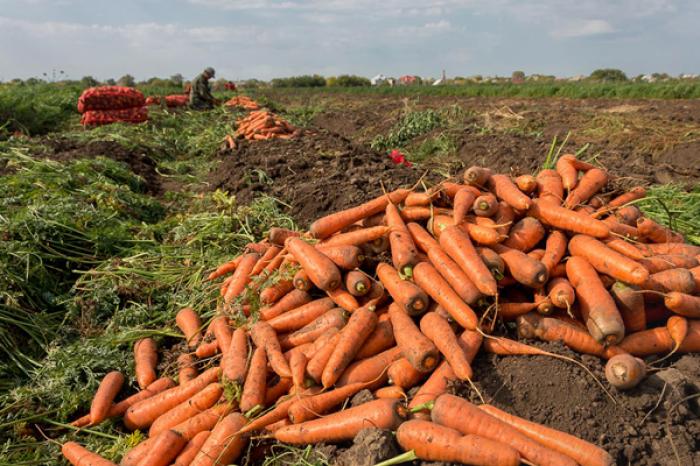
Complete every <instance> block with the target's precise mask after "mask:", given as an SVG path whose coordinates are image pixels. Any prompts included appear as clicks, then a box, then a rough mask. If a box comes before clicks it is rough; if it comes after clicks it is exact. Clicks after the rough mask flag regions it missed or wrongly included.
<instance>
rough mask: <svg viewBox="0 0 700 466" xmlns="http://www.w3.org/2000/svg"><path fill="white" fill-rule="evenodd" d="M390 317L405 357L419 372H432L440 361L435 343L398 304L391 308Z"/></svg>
mask: <svg viewBox="0 0 700 466" xmlns="http://www.w3.org/2000/svg"><path fill="white" fill-rule="evenodd" d="M389 317H390V318H391V325H392V328H393V329H394V338H395V339H396V343H397V345H398V346H399V348H401V353H402V354H403V357H405V358H406V359H408V361H409V362H410V363H411V365H413V367H414V368H416V370H418V371H421V372H430V371H431V370H432V369H434V368H435V366H437V363H438V361H439V352H438V348H437V347H436V346H435V343H434V342H432V341H431V339H430V338H428V337H427V336H426V335H425V334H424V333H422V332H421V331H420V330H419V329H418V327H417V326H416V324H415V323H414V322H413V320H412V319H411V318H410V316H409V315H408V314H406V313H405V312H404V311H403V310H401V309H400V308H399V307H398V306H397V305H396V304H391V305H390V306H389Z"/></svg>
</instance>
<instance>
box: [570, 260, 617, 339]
mask: <svg viewBox="0 0 700 466" xmlns="http://www.w3.org/2000/svg"><path fill="white" fill-rule="evenodd" d="M566 274H567V275H568V277H569V281H570V282H571V284H572V285H573V286H574V288H575V289H576V295H577V297H578V301H579V303H580V304H581V314H582V315H583V318H584V321H585V323H586V326H587V327H588V331H589V332H590V333H591V335H592V336H593V338H595V339H596V340H597V341H599V342H601V343H605V344H616V343H619V342H620V341H621V340H622V338H624V335H625V325H624V323H623V321H622V317H621V316H620V311H618V310H617V306H615V301H613V299H612V296H610V293H608V291H607V290H606V289H605V287H604V286H603V283H602V282H601V280H600V277H599V276H598V273H597V272H596V270H595V269H594V268H593V266H592V265H591V264H590V263H589V262H588V261H587V260H586V259H584V258H582V257H576V256H574V257H570V258H569V260H568V261H567V262H566Z"/></svg>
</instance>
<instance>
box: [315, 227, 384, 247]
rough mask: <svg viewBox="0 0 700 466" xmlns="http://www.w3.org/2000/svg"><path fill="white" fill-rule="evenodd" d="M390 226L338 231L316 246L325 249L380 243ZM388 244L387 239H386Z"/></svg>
mask: <svg viewBox="0 0 700 466" xmlns="http://www.w3.org/2000/svg"><path fill="white" fill-rule="evenodd" d="M390 231H391V228H389V227H388V226H385V225H380V226H376V227H368V228H361V229H359V230H353V231H349V232H347V233H339V234H337V235H333V236H331V237H330V238H328V239H326V240H324V241H323V242H322V243H320V244H319V245H318V246H317V248H318V249H325V248H330V247H338V246H362V245H363V244H374V243H378V244H379V243H382V242H383V241H385V237H386V236H387V235H388V234H389V232H390ZM387 244H388V241H387Z"/></svg>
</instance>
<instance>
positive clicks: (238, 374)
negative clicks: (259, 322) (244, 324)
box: [221, 328, 248, 386]
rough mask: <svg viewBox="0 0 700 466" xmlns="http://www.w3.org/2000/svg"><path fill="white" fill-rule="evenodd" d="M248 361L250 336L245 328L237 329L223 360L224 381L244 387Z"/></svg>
mask: <svg viewBox="0 0 700 466" xmlns="http://www.w3.org/2000/svg"><path fill="white" fill-rule="evenodd" d="M247 361H248V336H247V335H246V331H245V329H244V328H237V329H236V330H235V331H234V332H233V336H232V337H231V344H230V346H229V349H228V351H227V352H226V353H225V354H224V356H223V357H222V358H221V372H222V375H223V379H224V380H227V381H229V382H231V383H233V384H235V385H238V386H242V385H243V383H244V382H245V372H246V363H247Z"/></svg>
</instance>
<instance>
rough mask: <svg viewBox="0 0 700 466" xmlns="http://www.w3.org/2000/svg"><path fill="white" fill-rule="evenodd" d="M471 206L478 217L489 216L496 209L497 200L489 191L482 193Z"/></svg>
mask: <svg viewBox="0 0 700 466" xmlns="http://www.w3.org/2000/svg"><path fill="white" fill-rule="evenodd" d="M472 208H473V210H474V213H475V214H476V215H478V216H479V217H491V216H493V215H494V214H495V213H496V211H498V200H497V199H496V196H494V195H493V194H491V193H486V194H482V195H481V196H479V197H477V198H476V199H475V200H474V202H473V205H472ZM465 213H466V212H465ZM462 218H464V217H462ZM456 221H457V219H456V218H455V222H456Z"/></svg>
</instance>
